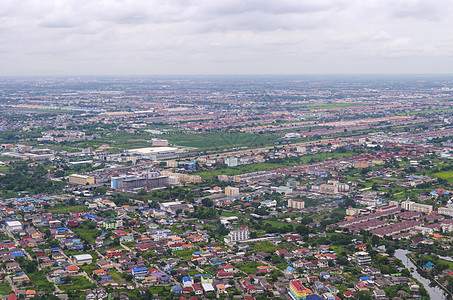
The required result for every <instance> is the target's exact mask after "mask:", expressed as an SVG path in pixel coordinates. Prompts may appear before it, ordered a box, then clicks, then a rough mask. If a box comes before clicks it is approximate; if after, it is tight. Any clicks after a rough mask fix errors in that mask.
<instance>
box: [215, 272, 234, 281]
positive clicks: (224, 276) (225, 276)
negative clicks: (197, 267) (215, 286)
mask: <svg viewBox="0 0 453 300" xmlns="http://www.w3.org/2000/svg"><path fill="white" fill-rule="evenodd" d="M216 277H217V279H228V278H233V277H234V276H233V273H230V272H225V271H223V270H220V271H219V272H218V273H217V276H216Z"/></svg>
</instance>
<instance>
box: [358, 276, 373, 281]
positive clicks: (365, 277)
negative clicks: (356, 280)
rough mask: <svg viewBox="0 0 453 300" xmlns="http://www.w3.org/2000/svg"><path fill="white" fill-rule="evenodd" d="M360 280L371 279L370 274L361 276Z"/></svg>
mask: <svg viewBox="0 0 453 300" xmlns="http://www.w3.org/2000/svg"><path fill="white" fill-rule="evenodd" d="M360 280H362V281H365V280H371V278H370V276H364V277H360Z"/></svg>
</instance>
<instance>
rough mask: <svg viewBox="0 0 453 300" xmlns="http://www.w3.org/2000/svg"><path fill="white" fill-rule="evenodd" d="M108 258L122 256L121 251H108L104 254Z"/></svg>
mask: <svg viewBox="0 0 453 300" xmlns="http://www.w3.org/2000/svg"><path fill="white" fill-rule="evenodd" d="M105 255H106V256H107V257H108V258H115V257H119V256H121V255H123V251H122V250H120V249H109V250H107V251H106V254H105Z"/></svg>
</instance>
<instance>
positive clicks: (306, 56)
mask: <svg viewBox="0 0 453 300" xmlns="http://www.w3.org/2000/svg"><path fill="white" fill-rule="evenodd" d="M450 14H451V9H450V6H449V1H448V0H436V1H432V0H361V1H360V0H317V1H314V0H310V1H308V0H280V1H275V0H273V1H270V0H214V1H213V0H148V1H143V0H40V1H32V0H24V1H16V0H2V1H1V2H0V63H1V65H2V68H1V70H0V75H20V74H23V75H26V74H33V75H39V74H179V73H183V74H185V73H192V74H196V73H350V72H360V73H373V72H384V73H395V72H396V73H404V72H405V71H404V66H407V72H419V73H424V72H451V70H447V66H448V65H449V63H452V62H453V53H452V50H451V49H452V45H453V42H452V40H453V37H452V34H451V33H450V28H452V25H453V20H452V19H451V18H449V17H448V16H449V15H450ZM396 59H397V60H398V62H397V63H395V60H396ZM415 59H421V60H424V61H429V62H430V64H428V63H425V64H420V69H419V70H417V69H415V67H414V63H413V62H414V60H415ZM436 62H438V63H437V64H436Z"/></svg>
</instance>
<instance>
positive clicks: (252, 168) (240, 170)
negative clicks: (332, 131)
mask: <svg viewBox="0 0 453 300" xmlns="http://www.w3.org/2000/svg"><path fill="white" fill-rule="evenodd" d="M354 154H355V153H353V152H347V153H319V154H313V155H305V156H299V157H297V158H292V159H284V160H283V162H282V163H271V162H264V163H256V164H250V165H241V166H238V167H234V168H227V169H218V170H209V171H204V172H200V173H198V175H200V176H201V178H203V179H210V178H213V177H217V176H218V175H228V176H234V175H240V174H245V173H253V172H258V171H268V170H274V169H278V168H284V167H291V166H297V165H303V164H307V163H309V162H310V161H311V160H314V161H324V160H328V159H336V158H341V157H347V156H352V155H354Z"/></svg>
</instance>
